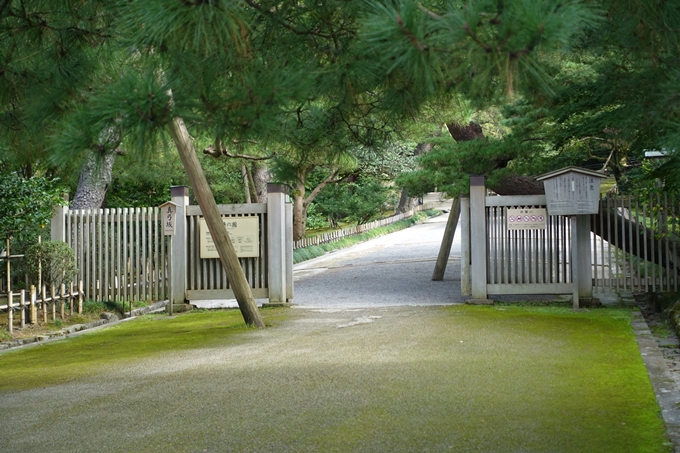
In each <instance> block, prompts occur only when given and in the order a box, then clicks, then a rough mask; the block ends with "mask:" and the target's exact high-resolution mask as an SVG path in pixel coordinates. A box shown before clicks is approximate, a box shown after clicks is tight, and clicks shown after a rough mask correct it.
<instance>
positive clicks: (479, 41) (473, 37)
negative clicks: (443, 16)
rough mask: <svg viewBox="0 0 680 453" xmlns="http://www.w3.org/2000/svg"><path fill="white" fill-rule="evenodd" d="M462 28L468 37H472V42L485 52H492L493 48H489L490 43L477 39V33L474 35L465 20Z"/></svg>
mask: <svg viewBox="0 0 680 453" xmlns="http://www.w3.org/2000/svg"><path fill="white" fill-rule="evenodd" d="M463 30H465V33H467V35H468V36H469V37H470V38H472V40H473V41H474V42H476V43H477V44H479V45H480V46H481V47H482V48H483V49H484V50H486V51H487V52H492V51H493V49H492V48H491V46H490V45H488V44H485V43H484V42H482V40H481V39H479V38H478V37H477V35H475V34H474V33H473V32H472V30H471V29H470V25H469V24H468V23H467V22H465V23H464V24H463Z"/></svg>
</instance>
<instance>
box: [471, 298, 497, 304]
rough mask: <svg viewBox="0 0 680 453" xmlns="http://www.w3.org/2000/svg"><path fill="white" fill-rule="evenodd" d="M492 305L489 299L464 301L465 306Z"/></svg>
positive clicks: (492, 302)
mask: <svg viewBox="0 0 680 453" xmlns="http://www.w3.org/2000/svg"><path fill="white" fill-rule="evenodd" d="M494 303H495V302H494V301H493V300H491V299H468V300H466V301H465V304H467V305H493V304H494Z"/></svg>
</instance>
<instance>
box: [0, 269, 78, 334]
mask: <svg viewBox="0 0 680 453" xmlns="http://www.w3.org/2000/svg"><path fill="white" fill-rule="evenodd" d="M67 307H68V312H69V315H73V314H74V313H76V312H77V313H78V314H82V313H83V282H82V281H80V282H79V283H78V287H77V288H76V287H75V286H74V284H73V282H71V283H70V284H69V285H68V291H67V287H66V285H61V287H60V288H59V291H57V290H56V288H55V287H54V286H52V287H51V288H50V291H49V293H48V289H47V287H46V286H45V285H43V286H42V288H41V290H40V291H38V290H37V288H36V287H35V286H34V285H31V288H30V290H28V291H26V290H25V289H22V290H20V291H17V292H12V291H10V292H9V293H8V294H7V303H5V304H4V305H0V311H1V310H7V330H8V331H9V333H12V332H13V331H14V324H15V313H14V312H15V310H16V312H17V313H16V314H17V315H18V318H19V323H18V324H19V327H20V328H22V329H23V328H24V327H26V324H32V325H33V324H38V315H39V314H40V315H42V322H43V323H47V322H48V317H49V316H48V313H50V312H51V318H52V321H54V320H56V319H57V313H58V314H59V318H60V319H65V318H66V310H67Z"/></svg>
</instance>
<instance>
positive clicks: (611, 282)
mask: <svg viewBox="0 0 680 453" xmlns="http://www.w3.org/2000/svg"><path fill="white" fill-rule="evenodd" d="M606 200H607V202H606V203H607V209H606V211H605V212H606V216H607V220H606V222H607V237H608V238H610V239H609V242H608V244H607V260H608V262H609V289H610V290H611V289H612V287H613V285H614V276H615V274H614V267H613V261H612V241H611V237H612V227H611V215H612V214H611V206H610V200H611V196H610V195H607V197H606Z"/></svg>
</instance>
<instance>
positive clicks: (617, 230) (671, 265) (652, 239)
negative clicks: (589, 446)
mask: <svg viewBox="0 0 680 453" xmlns="http://www.w3.org/2000/svg"><path fill="white" fill-rule="evenodd" d="M590 230H591V231H592V232H593V233H595V234H596V235H598V236H600V237H601V238H602V239H604V240H605V241H607V242H609V244H611V245H613V246H615V247H617V248H619V249H620V250H622V251H624V252H626V253H630V254H632V255H635V256H637V257H638V258H641V259H643V260H645V261H648V262H650V263H654V264H658V265H659V266H661V267H664V268H667V270H671V269H673V270H675V271H676V272H677V271H678V261H679V260H678V258H680V257H678V256H676V254H675V253H674V249H675V247H674V243H675V241H674V239H672V238H668V237H659V234H658V231H655V230H654V229H652V228H648V227H647V226H646V225H643V224H640V223H638V222H637V221H636V220H635V219H632V218H631V216H630V214H629V211H628V210H627V209H623V208H621V207H618V206H609V208H607V202H606V201H605V200H603V201H600V209H599V212H598V214H596V215H595V216H594V217H593V219H592V220H591V223H590Z"/></svg>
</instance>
